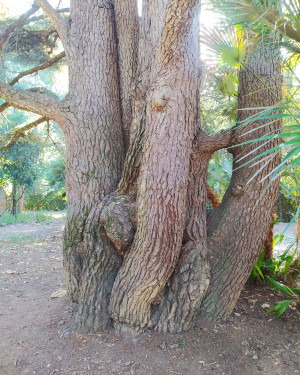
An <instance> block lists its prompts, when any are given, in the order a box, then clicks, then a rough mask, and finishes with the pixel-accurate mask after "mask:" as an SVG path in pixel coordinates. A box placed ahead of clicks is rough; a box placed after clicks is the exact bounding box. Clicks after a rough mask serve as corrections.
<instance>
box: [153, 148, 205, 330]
mask: <svg viewBox="0 0 300 375" xmlns="http://www.w3.org/2000/svg"><path fill="white" fill-rule="evenodd" d="M209 159H210V155H209V154H202V155H201V157H199V155H196V154H193V155H192V157H191V165H190V175H189V189H188V207H189V213H188V219H187V225H186V237H187V242H186V243H185V245H184V246H183V248H182V251H181V254H180V258H179V260H178V262H177V265H176V268H175V271H174V273H173V275H172V277H171V280H170V282H169V285H168V286H167V288H166V290H165V293H164V294H163V296H162V298H161V300H160V301H158V306H154V307H153V310H152V317H151V325H152V328H154V329H156V330H158V331H162V332H172V333H179V332H182V331H186V330H188V329H190V328H191V326H192V325H193V323H194V322H195V319H196V318H197V315H198V313H199V311H200V308H201V304H202V300H203V298H204V297H205V294H206V292H207V290H208V286H209V282H210V264H209V258H208V251H207V244H206V181H207V167H208V162H209Z"/></svg>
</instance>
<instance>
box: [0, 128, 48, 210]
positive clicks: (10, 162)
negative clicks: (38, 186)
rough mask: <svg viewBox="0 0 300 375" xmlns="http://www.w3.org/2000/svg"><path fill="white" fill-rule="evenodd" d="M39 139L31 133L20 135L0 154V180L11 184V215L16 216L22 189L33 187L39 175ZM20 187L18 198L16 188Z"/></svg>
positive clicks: (22, 192) (40, 144)
mask: <svg viewBox="0 0 300 375" xmlns="http://www.w3.org/2000/svg"><path fill="white" fill-rule="evenodd" d="M41 148H42V142H41V139H40V138H39V137H38V136H37V135H36V134H35V133H33V132H29V133H27V134H24V133H23V134H22V135H21V136H20V137H19V138H18V140H17V141H15V142H14V143H12V144H11V145H10V146H9V147H8V148H7V149H5V150H3V151H1V153H0V180H1V181H2V183H5V182H6V183H8V182H9V183H11V184H12V198H11V200H12V213H13V215H15V216H16V215H17V201H18V200H19V199H20V198H21V197H22V195H23V194H24V189H26V188H29V187H31V186H33V184H34V181H35V180H36V179H37V177H38V173H39V164H38V162H39V158H40V154H41ZM18 186H22V189H21V195H20V197H18V196H17V187H18Z"/></svg>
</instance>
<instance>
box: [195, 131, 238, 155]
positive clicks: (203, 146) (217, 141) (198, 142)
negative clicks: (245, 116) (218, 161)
mask: <svg viewBox="0 0 300 375" xmlns="http://www.w3.org/2000/svg"><path fill="white" fill-rule="evenodd" d="M232 144H233V130H232V129H229V130H226V131H224V132H222V133H219V134H216V135H213V136H210V135H207V134H206V133H205V132H204V131H203V130H200V132H199V133H198V134H197V135H196V137H195V140H194V143H193V152H195V153H200V152H201V153H207V154H213V153H214V152H215V151H218V150H220V149H222V148H226V147H229V146H232Z"/></svg>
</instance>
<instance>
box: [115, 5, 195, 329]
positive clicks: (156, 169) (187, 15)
mask: <svg viewBox="0 0 300 375" xmlns="http://www.w3.org/2000/svg"><path fill="white" fill-rule="evenodd" d="M196 3H197V2H196V1H185V2H182V4H181V2H180V6H179V4H178V1H169V2H168V6H167V8H166V16H165V21H164V28H163V32H162V37H161V39H160V40H159V43H158V47H157V49H156V51H155V55H154V62H153V65H152V69H151V78H150V81H151V88H150V90H149V92H148V95H147V113H146V124H147V127H146V141H145V145H144V150H143V160H142V165H141V168H142V171H141V172H140V173H141V174H140V179H139V185H138V196H137V221H138V226H137V232H136V235H135V238H134V243H133V245H132V248H131V249H130V251H129V252H128V253H127V254H126V255H125V257H124V261H123V264H122V267H121V269H120V271H119V273H118V276H117V278H116V281H115V284H114V287H113V292H112V298H111V302H110V311H111V315H112V318H113V320H114V322H115V325H116V326H117V327H119V328H120V329H121V330H122V329H124V328H125V329H127V326H130V327H133V329H135V330H137V331H138V330H140V329H142V328H144V327H145V326H147V325H149V324H151V323H150V313H151V305H152V304H153V303H154V302H155V300H156V299H157V297H158V296H159V295H160V294H161V293H162V292H163V290H164V288H165V285H166V282H167V281H168V280H169V279H170V277H171V274H172V273H173V271H174V268H175V265H176V262H177V260H178V257H179V253H180V250H181V246H182V238H183V232H184V229H185V222H186V214H187V184H186V181H187V179H188V174H189V159H190V153H191V148H192V141H193V138H194V134H195V130H194V129H195V123H196V121H197V97H198V95H197V94H198V91H197V90H198V85H197V79H198V69H197V60H198V56H197V53H195V43H194V42H195V38H194V35H195V34H194V32H193V31H192V32H190V29H191V26H192V23H193V20H194V18H195V17H196V16H197V15H198V12H197V9H196V8H197V6H196ZM196 51H197V46H196ZM182 108H189V111H188V112H186V111H183V110H182Z"/></svg>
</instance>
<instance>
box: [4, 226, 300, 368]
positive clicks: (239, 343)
mask: <svg viewBox="0 0 300 375" xmlns="http://www.w3.org/2000/svg"><path fill="white" fill-rule="evenodd" d="M63 225H64V222H63V221H62V220H61V219H56V220H55V221H54V222H53V223H51V224H33V225H26V224H17V225H12V226H8V227H1V228H0V285H1V287H0V375H25V374H36V375H50V374H52V375H56V374H57V375H58V374H65V375H85V374H86V375H111V374H114V375H116V374H119V375H173V374H177V375H202V374H203V375H206V374H207V375H213V374H215V375H256V374H268V375H277V374H284V375H292V374H300V362H299V360H300V322H299V316H298V315H297V313H296V312H295V311H293V310H290V312H289V313H288V314H287V315H286V316H284V317H282V318H280V319H277V320H274V319H272V318H271V317H270V316H269V315H268V314H266V310H267V309H268V306H272V305H274V304H276V303H278V302H279V301H280V300H282V299H283V298H282V296H280V295H279V294H278V293H277V292H274V291H272V290H266V289H263V288H250V287H246V288H245V290H244V291H243V293H242V295H241V297H240V299H239V302H238V304H237V306H236V309H235V311H234V313H233V315H232V317H231V318H230V320H229V321H228V322H226V323H223V324H212V323H210V324H204V323H203V322H201V321H198V322H197V324H196V327H195V328H194V329H192V330H191V331H190V332H187V333H184V334H178V335H163V334H159V333H155V332H146V333H144V334H142V335H140V336H138V337H135V338H122V337H118V336H116V335H115V334H114V332H113V330H107V331H105V332H101V333H99V334H94V335H87V334H86V335H83V334H77V333H75V332H69V331H68V329H67V328H66V327H67V324H68V322H69V321H70V319H71V318H72V314H73V313H74V309H75V306H74V305H72V304H71V303H70V302H69V301H68V299H67V298H66V297H61V298H51V295H52V293H53V292H55V291H57V290H59V289H60V288H63V282H62V276H61V271H62V250H61V242H62V231H63Z"/></svg>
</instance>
